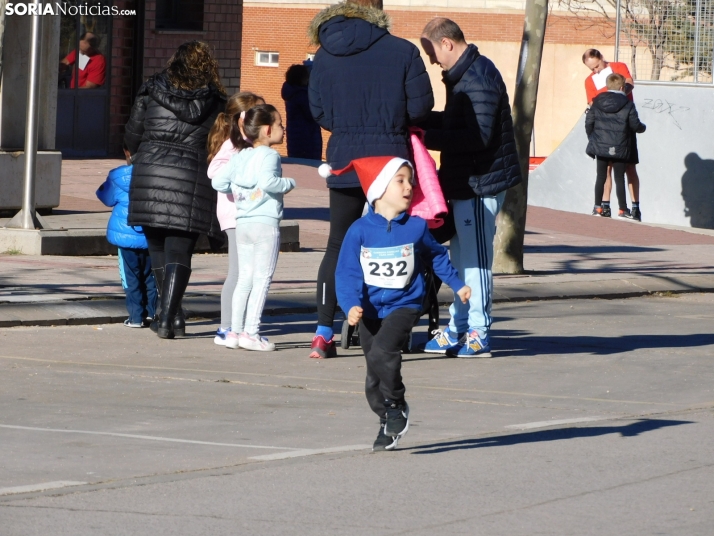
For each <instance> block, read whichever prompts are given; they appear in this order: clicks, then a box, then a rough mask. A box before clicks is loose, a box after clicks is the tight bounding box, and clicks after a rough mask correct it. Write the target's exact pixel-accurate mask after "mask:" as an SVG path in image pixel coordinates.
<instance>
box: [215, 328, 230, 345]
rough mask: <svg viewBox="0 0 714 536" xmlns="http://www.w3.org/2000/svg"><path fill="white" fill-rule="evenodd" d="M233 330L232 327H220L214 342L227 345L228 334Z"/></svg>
mask: <svg viewBox="0 0 714 536" xmlns="http://www.w3.org/2000/svg"><path fill="white" fill-rule="evenodd" d="M230 332H231V328H228V329H223V328H220V327H219V328H218V330H217V331H216V336H215V337H214V338H213V342H214V343H216V344H217V345H219V346H225V345H226V335H228V334H229V333H230Z"/></svg>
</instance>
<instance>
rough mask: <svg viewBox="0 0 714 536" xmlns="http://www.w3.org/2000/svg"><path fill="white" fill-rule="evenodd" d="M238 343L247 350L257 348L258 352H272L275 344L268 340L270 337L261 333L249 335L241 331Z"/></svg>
mask: <svg viewBox="0 0 714 536" xmlns="http://www.w3.org/2000/svg"><path fill="white" fill-rule="evenodd" d="M238 345H239V346H240V347H241V348H243V349H245V350H255V351H256V352H272V351H273V350H275V345H274V344H273V343H272V342H268V339H266V338H265V337H261V336H260V335H248V334H247V333H241V334H240V335H239V336H238Z"/></svg>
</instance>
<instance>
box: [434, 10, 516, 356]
mask: <svg viewBox="0 0 714 536" xmlns="http://www.w3.org/2000/svg"><path fill="white" fill-rule="evenodd" d="M421 44H422V47H423V48H424V52H426V54H427V55H428V56H429V59H430V61H431V63H435V64H439V65H440V66H441V68H442V69H443V70H444V72H443V76H444V85H445V86H446V106H445V108H444V111H443V112H432V114H431V115H430V117H429V118H428V120H427V122H426V123H425V124H424V125H423V128H424V129H425V131H426V132H425V133H424V144H425V145H426V147H427V148H428V149H432V150H435V151H441V168H440V169H439V182H440V183H441V188H442V190H443V192H444V196H445V197H446V198H448V199H450V200H451V205H452V207H453V212H454V222H455V224H456V236H454V237H453V238H452V239H451V260H452V262H453V264H454V266H455V267H456V269H457V270H458V271H459V276H460V277H461V279H463V280H464V281H465V282H466V284H467V285H468V286H469V287H471V289H472V291H473V292H472V295H471V298H470V299H469V301H468V303H467V304H463V303H461V302H459V301H458V300H454V303H453V304H452V305H451V308H450V309H449V312H450V313H451V321H450V323H449V326H448V328H447V329H445V330H444V331H443V332H438V333H437V334H436V336H435V337H434V338H433V339H431V340H430V341H429V342H428V343H427V344H426V347H425V351H426V352H431V353H439V354H445V353H448V354H451V355H457V356H459V357H467V358H468V357H481V356H485V357H488V356H490V355H491V353H490V352H491V344H490V338H489V332H490V329H491V323H492V318H491V303H492V294H493V274H492V272H491V267H492V265H493V238H494V236H495V235H496V216H497V215H498V212H499V210H500V209H501V206H502V205H503V200H504V198H505V196H506V190H507V189H508V188H510V187H511V186H515V185H516V184H518V183H520V182H521V180H522V179H521V167H520V162H519V160H518V153H517V152H516V142H515V138H514V134H513V119H512V117H511V106H510V104H509V103H508V93H507V91H506V85H505V84H504V83H503V78H502V77H501V73H500V72H499V71H498V69H497V68H496V66H495V65H494V64H493V62H492V61H491V60H489V59H488V58H486V57H485V56H482V55H481V53H480V52H479V51H478V48H477V47H476V45H473V44H467V43H466V40H465V38H464V34H463V32H462V31H461V29H460V28H459V26H458V25H457V24H456V23H455V22H454V21H452V20H449V19H446V18H443V17H437V18H435V19H432V20H431V21H430V22H429V23H428V24H427V25H426V27H425V28H424V31H423V33H422V38H421Z"/></svg>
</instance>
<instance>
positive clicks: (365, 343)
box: [359, 308, 421, 420]
mask: <svg viewBox="0 0 714 536" xmlns="http://www.w3.org/2000/svg"><path fill="white" fill-rule="evenodd" d="M420 316H421V311H419V310H418V309H408V308H402V309H395V310H394V311H392V312H391V313H389V314H388V315H387V316H386V317H385V318H382V319H374V318H366V317H363V318H362V321H361V322H360V328H359V339H360V344H361V346H362V350H364V357H365V359H366V360H367V379H366V380H365V387H364V391H365V395H366V396H367V402H368V403H369V407H371V408H372V411H374V412H375V413H376V414H377V415H379V418H380V419H382V420H384V419H386V418H387V409H386V406H385V405H384V401H385V400H390V401H393V402H401V401H402V400H404V392H405V391H406V389H405V387H404V384H403V383H402V347H403V346H404V343H405V342H406V341H407V338H408V337H409V332H410V331H411V330H412V328H413V327H414V324H416V322H417V320H418V319H419V317H420Z"/></svg>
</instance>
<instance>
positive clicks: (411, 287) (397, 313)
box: [321, 156, 471, 451]
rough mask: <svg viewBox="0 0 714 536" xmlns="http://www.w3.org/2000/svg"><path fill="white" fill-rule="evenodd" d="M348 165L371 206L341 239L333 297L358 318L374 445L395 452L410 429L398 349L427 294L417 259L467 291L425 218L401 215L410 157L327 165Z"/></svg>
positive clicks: (408, 191)
mask: <svg viewBox="0 0 714 536" xmlns="http://www.w3.org/2000/svg"><path fill="white" fill-rule="evenodd" d="M324 165H326V164H324ZM352 170H354V171H356V173H357V175H358V177H359V180H360V183H361V185H362V189H363V190H364V192H365V195H366V196H367V201H368V203H369V211H368V213H367V214H366V215H364V216H363V217H362V218H360V219H358V220H357V221H356V222H355V223H353V224H352V226H351V227H350V228H349V230H348V231H347V234H346V235H345V239H344V241H343V242H342V249H341V250H340V255H339V258H338V261H337V273H336V275H335V277H336V289H337V301H338V302H339V304H340V307H341V308H342V310H343V311H345V312H347V321H348V322H349V324H350V325H351V326H354V325H356V324H357V323H358V322H359V323H360V328H359V329H360V332H359V333H360V342H361V345H362V349H363V350H364V355H365V359H366V361H367V380H366V382H365V394H366V396H367V402H368V403H369V405H370V407H371V408H372V411H374V412H375V413H376V414H377V415H378V416H379V419H380V425H379V434H378V435H377V439H376V440H375V442H374V446H373V447H372V450H374V451H378V450H392V449H394V448H395V447H396V446H397V442H398V441H399V439H400V438H401V437H403V436H404V434H406V433H407V430H408V429H409V406H408V405H407V403H406V401H405V400H404V393H405V390H406V389H405V387H404V383H402V374H401V366H402V354H401V349H402V347H403V346H404V343H405V342H406V340H407V338H408V337H409V333H410V332H411V330H412V328H413V327H414V325H415V324H416V322H417V321H418V319H419V316H421V309H422V304H423V301H424V295H425V293H426V285H425V282H424V276H423V270H422V263H423V262H428V263H431V265H432V266H433V268H434V272H435V273H436V274H437V275H438V276H439V277H440V278H441V279H442V280H443V281H444V282H445V283H446V284H448V285H449V286H450V287H451V288H452V289H455V290H456V289H458V291H457V292H456V294H457V295H458V296H459V298H460V299H461V301H462V302H463V303H466V302H467V301H468V299H469V298H470V296H471V289H470V288H469V287H467V286H466V285H465V284H464V282H463V281H461V279H460V278H459V275H458V273H457V271H456V270H455V269H454V267H453V266H452V265H451V262H450V261H449V254H448V252H447V250H446V248H444V247H443V246H442V245H440V244H439V243H438V242H436V240H434V238H433V237H432V236H431V234H430V233H429V229H428V227H427V223H426V221H425V220H423V219H421V218H419V217H416V216H409V214H407V213H406V210H407V209H408V208H409V204H410V203H411V199H412V177H413V176H414V170H413V168H412V165H411V164H410V163H409V161H407V160H404V159H402V158H395V157H390V156H381V157H369V158H360V159H357V160H353V161H352V162H351V163H350V164H349V165H348V166H347V167H346V168H344V169H342V170H337V171H335V170H331V171H332V173H333V174H336V175H340V174H341V173H345V172H348V171H352ZM321 173H322V171H321Z"/></svg>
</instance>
